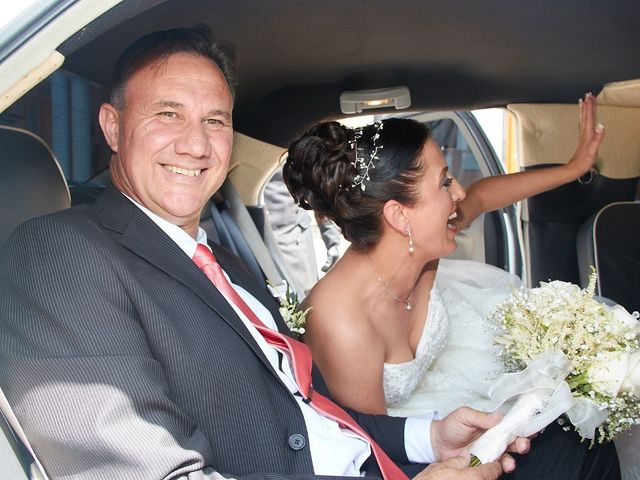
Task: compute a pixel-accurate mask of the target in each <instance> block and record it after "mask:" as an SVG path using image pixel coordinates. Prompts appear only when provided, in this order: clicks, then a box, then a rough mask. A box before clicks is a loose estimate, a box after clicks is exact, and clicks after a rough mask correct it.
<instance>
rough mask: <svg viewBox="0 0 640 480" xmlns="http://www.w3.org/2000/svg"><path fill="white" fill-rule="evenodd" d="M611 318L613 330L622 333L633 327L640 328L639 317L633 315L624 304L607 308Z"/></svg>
mask: <svg viewBox="0 0 640 480" xmlns="http://www.w3.org/2000/svg"><path fill="white" fill-rule="evenodd" d="M607 311H608V313H609V315H610V318H611V330H612V331H613V332H614V333H621V332H624V331H626V330H629V329H632V328H638V319H637V318H636V317H634V316H633V315H631V314H630V313H629V312H628V311H627V309H626V308H624V307H623V306H622V305H616V306H614V307H610V308H608V309H607Z"/></svg>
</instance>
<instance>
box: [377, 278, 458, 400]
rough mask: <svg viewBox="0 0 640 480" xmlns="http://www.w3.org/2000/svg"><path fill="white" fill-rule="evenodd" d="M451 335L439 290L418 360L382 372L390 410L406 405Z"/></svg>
mask: <svg viewBox="0 0 640 480" xmlns="http://www.w3.org/2000/svg"><path fill="white" fill-rule="evenodd" d="M448 333H449V317H448V316H447V310H446V308H445V307H444V304H443V302H442V299H441V297H440V294H439V292H438V289H437V287H436V286H435V285H434V286H433V288H432V289H431V295H430V297H429V311H428V313H427V320H426V323H425V326H424V328H423V329H422V335H421V336H420V340H419V341H418V346H417V348H416V354H415V358H414V359H413V360H409V361H408V362H403V363H385V364H384V371H383V377H382V379H383V385H384V398H385V403H386V404H387V406H392V405H396V404H398V403H400V402H403V401H404V400H406V399H407V398H409V396H410V395H411V394H412V393H413V391H414V390H415V388H416V387H417V386H418V383H419V382H420V381H421V380H422V378H423V377H424V374H425V372H426V371H427V369H428V368H429V367H430V366H431V364H432V363H433V361H434V360H435V359H436V357H437V355H438V353H439V352H440V350H441V349H442V347H443V346H444V345H445V343H446V341H447V337H448Z"/></svg>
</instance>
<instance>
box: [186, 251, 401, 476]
mask: <svg viewBox="0 0 640 480" xmlns="http://www.w3.org/2000/svg"><path fill="white" fill-rule="evenodd" d="M193 261H194V262H195V264H196V265H197V266H198V268H200V270H202V272H203V273H204V274H205V275H206V276H207V278H208V279H209V280H211V283H213V284H214V285H215V286H216V288H217V289H218V290H219V291H220V292H221V293H222V294H223V295H224V296H225V297H226V298H227V299H229V300H231V301H232V302H233V303H235V305H236V306H237V307H238V308H239V309H240V311H241V312H242V313H243V314H244V315H245V316H246V317H247V318H248V319H249V320H250V321H251V323H253V325H254V326H255V327H256V329H257V330H258V332H260V334H261V335H262V337H263V338H264V339H265V340H266V341H267V343H268V344H269V345H271V346H272V347H274V348H277V349H278V350H280V351H282V352H284V353H288V354H289V359H290V360H291V365H292V366H293V375H294V377H295V380H296V383H297V384H298V390H299V391H300V394H301V395H302V396H303V399H304V402H305V403H309V404H310V405H311V406H312V407H313V408H314V409H315V410H316V411H318V412H319V413H321V414H322V415H324V416H326V417H328V418H331V419H332V420H335V421H336V422H338V424H340V426H341V427H343V428H348V429H349V430H351V431H352V432H355V433H357V434H358V435H360V436H361V437H362V438H364V439H366V440H367V441H368V442H369V444H370V445H371V449H372V450H373V454H374V455H375V457H376V460H377V461H378V466H379V467H380V471H381V472H382V476H383V477H384V478H385V480H407V476H406V475H405V474H404V473H403V472H402V471H401V470H400V469H399V468H398V466H397V465H396V464H395V463H393V461H392V460H391V459H390V458H389V457H388V456H387V454H386V453H385V452H384V451H383V450H382V448H380V446H379V445H378V444H377V443H376V442H374V441H373V439H372V438H371V437H370V436H369V435H368V434H367V432H365V431H364V430H363V429H362V427H360V425H358V423H357V422H356V421H355V420H354V419H353V418H351V416H350V415H349V414H348V413H347V412H345V411H344V410H343V409H342V408H341V407H339V406H338V405H336V404H335V403H334V402H333V401H331V400H330V399H329V398H327V397H325V396H324V395H321V394H319V393H317V392H315V391H314V390H313V385H312V384H311V367H312V360H311V351H310V350H309V347H307V346H306V345H305V344H304V343H302V342H299V341H297V340H294V339H293V338H290V337H288V336H286V335H283V334H282V333H280V332H277V331H275V330H272V329H270V328H269V327H267V326H266V325H265V324H264V323H262V321H261V320H260V319H259V318H258V316H257V315H256V314H255V313H254V312H253V310H251V308H250V307H249V305H247V304H246V303H245V301H244V300H242V297H241V296H240V295H239V294H238V292H236V290H235V289H234V288H233V287H232V286H231V284H230V283H229V281H228V280H227V278H226V277H225V276H224V273H223V272H222V267H221V266H220V264H219V263H218V262H217V261H216V258H215V257H214V256H213V253H211V251H210V250H209V249H208V248H207V247H206V246H205V245H203V244H201V243H199V244H198V247H197V248H196V253H195V254H194V255H193Z"/></svg>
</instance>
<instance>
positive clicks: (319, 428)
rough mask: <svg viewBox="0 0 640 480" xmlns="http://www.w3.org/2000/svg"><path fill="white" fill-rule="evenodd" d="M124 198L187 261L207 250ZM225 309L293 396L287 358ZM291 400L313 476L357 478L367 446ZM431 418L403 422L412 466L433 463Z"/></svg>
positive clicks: (266, 317) (261, 310) (267, 320)
mask: <svg viewBox="0 0 640 480" xmlns="http://www.w3.org/2000/svg"><path fill="white" fill-rule="evenodd" d="M125 196H126V195H125ZM127 198H129V200H131V201H132V202H133V204H134V205H136V206H137V207H138V208H140V209H141V210H142V211H143V212H144V213H145V214H146V215H147V216H148V217H149V218H150V219H151V220H153V222H154V223H155V224H156V225H158V226H159V227H160V228H161V229H162V230H163V231H164V232H165V233H166V234H167V235H168V236H169V237H170V238H171V239H172V240H173V241H174V242H176V244H177V245H178V246H179V247H180V248H181V249H182V250H183V251H184V252H185V253H186V254H187V255H188V256H189V258H193V255H194V254H195V251H196V247H197V245H198V243H202V244H203V245H205V246H207V248H209V246H208V245H207V234H206V232H205V231H204V230H203V229H202V228H198V233H197V236H196V239H195V240H194V239H193V238H192V237H191V236H190V235H189V234H188V233H186V232H185V231H184V230H183V229H182V228H180V227H179V226H177V225H175V224H173V223H171V222H168V221H166V220H164V219H163V218H161V217H159V216H158V215H156V214H155V213H153V212H151V211H150V210H149V209H147V208H145V207H144V206H142V205H140V204H139V203H138V202H136V201H134V200H133V199H131V198H130V197H128V196H127ZM225 276H226V277H227V279H228V280H229V283H231V286H232V287H233V288H234V289H235V290H236V292H237V293H238V294H239V295H240V296H241V297H242V299H243V300H244V301H245V303H246V304H247V305H248V306H249V307H250V308H251V309H252V310H253V312H254V313H255V314H256V315H257V316H258V318H259V319H260V320H261V321H262V322H263V323H264V324H265V325H266V326H267V327H269V328H271V329H273V330H277V326H276V323H275V321H274V320H273V317H272V315H271V313H270V312H269V310H267V308H266V307H265V306H264V305H262V304H261V303H260V302H259V301H258V300H256V298H255V297H253V295H251V294H250V293H249V292H247V291H246V290H244V289H243V288H242V287H241V286H239V285H235V284H234V283H233V282H231V279H230V278H229V276H228V275H227V274H226V272H225ZM227 300H228V299H227ZM228 301H229V300H228ZM229 305H231V307H232V308H233V309H234V310H235V312H236V313H237V314H238V316H239V317H240V319H241V320H242V322H243V323H244V324H245V326H246V328H247V330H248V331H249V332H250V333H251V335H252V336H253V338H254V339H255V341H256V343H257V344H258V346H259V347H260V349H261V350H262V351H263V352H264V354H265V356H266V357H267V359H268V360H269V363H271V366H272V367H273V369H274V370H275V371H276V372H277V373H278V375H279V377H280V379H281V380H282V382H283V383H284V384H285V385H286V386H287V388H288V389H289V391H290V392H291V393H293V394H295V393H297V392H298V386H297V384H296V381H295V378H294V376H293V370H292V368H291V365H290V363H289V359H288V356H287V355H282V359H281V361H280V359H279V355H278V350H277V349H276V348H274V347H272V346H271V345H269V344H268V343H267V342H266V340H264V338H263V337H262V335H261V334H260V333H259V332H258V330H257V329H256V328H255V327H254V326H253V324H252V323H251V321H250V320H249V319H248V318H246V316H245V315H244V314H243V313H242V311H241V310H240V309H239V308H238V307H237V306H236V305H235V303H234V302H232V301H229ZM294 398H295V399H296V401H297V402H298V406H299V408H300V411H301V412H302V415H303V417H304V420H305V425H306V427H307V433H308V435H309V438H308V441H309V449H310V452H311V459H312V461H313V466H314V471H315V473H316V474H318V475H340V476H361V475H362V473H361V467H362V464H363V463H364V462H365V461H366V460H367V458H369V456H370V455H371V448H370V446H369V442H367V441H366V440H364V439H362V438H361V437H360V436H358V435H356V434H354V433H353V432H351V431H350V430H345V429H342V428H340V427H339V426H338V423H337V422H336V421H334V420H331V419H329V418H327V417H325V416H323V415H321V414H320V413H318V412H317V411H316V410H314V409H313V407H311V406H310V405H308V404H306V403H304V402H303V401H302V397H301V396H299V395H295V396H294ZM434 416H435V412H434V413H433V414H431V415H426V416H424V417H412V418H408V419H407V421H406V423H405V449H406V452H407V457H408V458H409V460H410V461H412V462H416V463H433V462H434V461H435V459H434V455H433V451H432V447H431V441H430V437H429V432H430V426H431V420H432V419H433V418H434Z"/></svg>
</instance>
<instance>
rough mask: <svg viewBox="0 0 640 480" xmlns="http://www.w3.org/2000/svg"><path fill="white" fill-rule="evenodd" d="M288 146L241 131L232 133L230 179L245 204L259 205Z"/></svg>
mask: <svg viewBox="0 0 640 480" xmlns="http://www.w3.org/2000/svg"><path fill="white" fill-rule="evenodd" d="M284 151H285V149H284V148H282V147H278V146H276V145H271V144H269V143H266V142H262V141H260V140H256V139H255V138H251V137H249V136H247V135H244V134H242V133H238V132H234V133H233V153H232V154H231V164H230V166H229V178H230V179H231V182H232V183H233V186H234V187H236V190H237V191H238V193H240V197H241V198H242V202H243V203H244V204H245V205H250V206H251V205H258V204H259V203H260V191H261V190H262V187H263V185H264V184H265V182H266V181H267V180H268V179H269V178H271V175H273V172H274V170H275V169H276V168H277V167H278V166H279V161H280V157H281V156H282V154H283V153H284Z"/></svg>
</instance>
